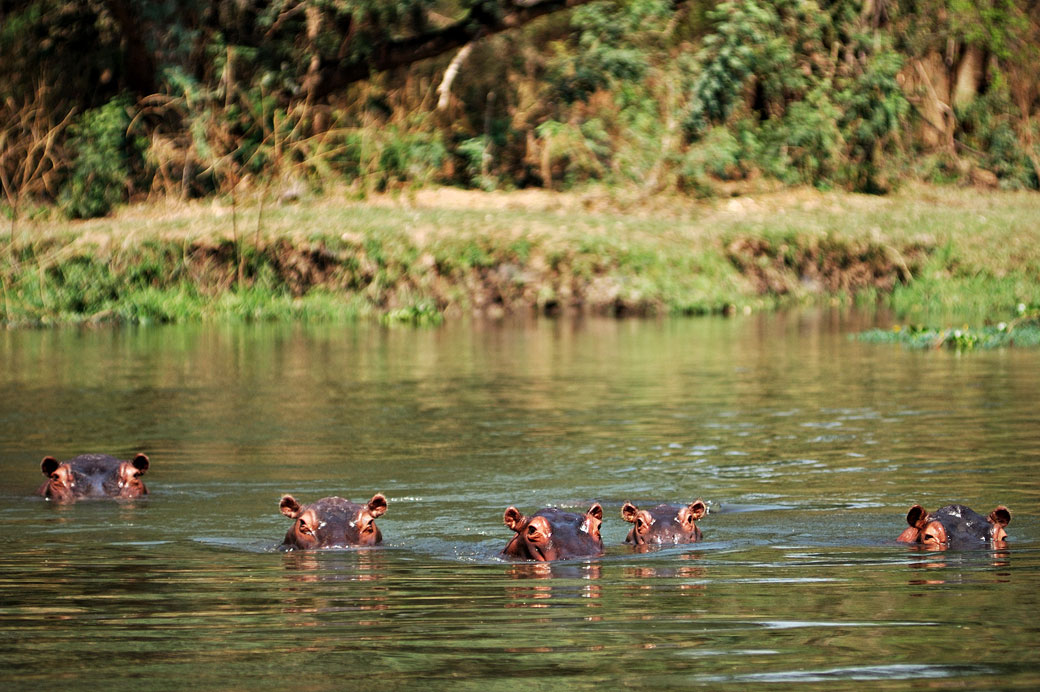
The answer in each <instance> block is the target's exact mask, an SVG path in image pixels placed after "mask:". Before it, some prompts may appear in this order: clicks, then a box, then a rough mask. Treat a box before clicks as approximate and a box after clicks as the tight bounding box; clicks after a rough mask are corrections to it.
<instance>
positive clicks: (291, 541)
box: [278, 493, 386, 550]
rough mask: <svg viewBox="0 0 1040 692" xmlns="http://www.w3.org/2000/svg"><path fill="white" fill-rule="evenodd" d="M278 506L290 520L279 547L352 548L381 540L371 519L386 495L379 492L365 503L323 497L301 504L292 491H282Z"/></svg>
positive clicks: (381, 510) (377, 514)
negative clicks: (307, 503)
mask: <svg viewBox="0 0 1040 692" xmlns="http://www.w3.org/2000/svg"><path fill="white" fill-rule="evenodd" d="M278 506H279V508H280V509H281V510H282V514H284V515H285V516H287V517H289V518H290V519H293V520H294V521H293V524H292V526H291V527H289V531H288V532H287V533H286V534H285V541H283V542H282V545H281V549H282V550H298V549H303V550H310V549H313V548H355V547H361V546H370V545H378V544H379V543H381V542H382V540H383V534H381V533H380V532H379V527H378V526H376V522H375V520H376V517H381V516H383V513H384V512H386V497H384V496H383V495H382V494H380V493H376V494H375V495H373V496H372V499H371V500H369V501H368V504H365V505H359V504H355V503H353V502H350V501H348V500H344V499H343V498H342V497H323V498H321V499H320V500H318V501H317V502H312V503H310V504H309V505H301V504H300V503H299V502H297V501H296V498H294V497H293V496H292V495H286V496H285V497H283V498H282V500H281V502H279V503H278Z"/></svg>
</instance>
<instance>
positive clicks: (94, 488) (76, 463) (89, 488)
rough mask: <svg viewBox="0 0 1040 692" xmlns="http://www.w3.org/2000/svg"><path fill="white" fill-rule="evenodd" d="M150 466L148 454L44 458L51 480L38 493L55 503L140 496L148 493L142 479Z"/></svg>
mask: <svg viewBox="0 0 1040 692" xmlns="http://www.w3.org/2000/svg"><path fill="white" fill-rule="evenodd" d="M148 466H149V461H148V457H147V456H145V455H144V454H138V455H137V456H135V457H134V458H133V459H131V460H130V461H120V460H119V459H116V458H115V457H110V456H108V455H106V454H81V455H80V456H78V457H73V458H72V459H69V460H68V461H64V462H61V461H58V460H57V459H55V458H54V457H44V459H43V462H42V463H41V464H40V469H41V470H42V471H43V475H45V476H47V481H46V482H45V483H44V484H43V485H41V486H40V489H39V490H38V491H37V493H38V494H40V495H43V496H44V497H45V498H47V499H48V500H54V501H55V502H74V501H75V500H79V499H84V498H101V497H114V498H133V497H140V496H141V495H147V494H148V488H146V487H145V485H144V481H142V480H141V476H142V475H143V474H144V472H145V471H147V470H148Z"/></svg>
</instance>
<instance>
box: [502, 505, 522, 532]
mask: <svg viewBox="0 0 1040 692" xmlns="http://www.w3.org/2000/svg"><path fill="white" fill-rule="evenodd" d="M502 521H503V522H504V523H505V525H506V526H508V527H509V528H510V529H512V530H513V531H520V529H521V528H523V526H524V521H525V519H524V515H523V514H521V513H520V510H518V509H517V508H516V507H512V506H510V507H508V508H507V509H506V511H505V514H503V515H502Z"/></svg>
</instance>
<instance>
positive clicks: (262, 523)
mask: <svg viewBox="0 0 1040 692" xmlns="http://www.w3.org/2000/svg"><path fill="white" fill-rule="evenodd" d="M848 324H849V323H848V321H846V320H844V319H843V318H841V316H840V315H839V316H837V317H834V316H827V317H826V318H820V319H816V318H814V317H813V316H811V315H810V316H808V317H805V316H801V317H800V316H778V317H775V318H761V319H759V318H750V319H746V320H744V319H739V320H682V321H671V320H648V321H640V322H636V321H629V322H614V321H605V322H597V321H591V320H590V321H584V322H578V323H564V322H538V323H535V324H531V325H526V326H523V327H516V326H513V325H510V324H508V323H482V324H480V325H477V327H476V328H469V327H468V326H466V325H445V327H444V328H442V329H437V330H418V331H411V330H383V329H367V328H363V327H357V328H350V327H348V328H344V327H342V326H298V325H296V326H270V325H261V326H255V327H254V326H244V327H234V328H208V327H193V328H187V329H182V328H173V329H155V330H121V331H85V332H84V331H79V330H69V331H57V330H56V331H48V332H24V333H23V332H19V333H0V366H2V367H0V438H2V439H4V440H5V441H6V444H5V445H3V446H2V448H0V527H2V528H0V547H2V550H0V642H2V644H0V670H2V671H3V675H2V677H3V679H4V683H5V685H6V687H5V689H6V688H7V687H10V688H12V689H22V688H26V689H27V688H30V687H34V686H38V687H54V686H56V685H58V684H59V683H61V685H62V687H63V688H68V689H70V690H74V691H79V690H84V689H106V690H108V689H112V690H117V691H119V692H121V691H122V690H127V691H129V690H136V689H139V687H140V682H141V680H143V679H144V680H153V681H155V680H158V681H163V680H187V679H190V680H192V681H193V684H194V685H196V686H197V687H199V688H200V689H237V688H241V687H248V688H250V689H255V690H262V689H273V688H275V687H284V686H285V681H286V680H292V681H293V683H294V684H296V685H297V686H306V687H308V689H314V690H316V691H318V690H333V689H337V687H341V686H342V681H343V680H345V679H350V680H351V684H354V685H355V686H366V687H367V686H368V685H373V686H376V685H380V686H386V685H387V684H388V681H390V682H391V684H392V686H394V687H405V686H412V685H415V686H416V687H418V688H421V689H451V690H453V691H456V690H474V691H476V690H480V691H481V692H485V691H486V690H492V691H495V692H497V690H503V691H504V690H509V689H514V688H517V687H520V688H524V689H558V688H562V687H566V688H567V689H574V690H579V691H582V692H584V691H586V690H587V691H589V692H593V691H594V690H602V689H604V688H605V687H610V688H624V687H636V688H644V689H684V688H688V687H691V686H696V685H708V686H716V687H718V686H721V685H725V684H726V683H729V684H730V685H731V686H733V684H734V683H736V686H738V687H739V686H741V685H744V686H747V685H748V684H754V683H756V682H757V683H762V682H766V683H767V685H768V684H769V683H776V684H780V685H783V684H786V683H789V682H791V681H796V682H798V683H799V685H800V686H802V687H804V689H806V690H817V689H818V690H827V689H834V688H835V687H839V688H843V687H855V686H856V685H857V684H858V680H859V679H860V677H861V676H864V675H867V676H870V675H874V676H877V678H878V679H884V680H885V681H886V683H889V684H888V686H889V687H892V688H894V689H896V688H898V689H904V688H906V687H907V686H908V685H912V684H918V683H917V682H910V683H908V682H907V681H913V680H916V679H919V678H921V677H922V672H921V671H925V674H930V673H928V671H935V672H936V674H940V673H941V674H942V675H944V676H946V678H945V679H944V681H943V684H944V685H946V686H948V687H970V688H1004V687H1015V688H1017V689H1038V688H1040V649H1037V647H1036V646H1035V644H1036V627H1035V616H1034V613H1036V612H1038V611H1040V550H1037V549H1036V547H1035V536H1036V535H1037V533H1038V531H1040V523H1038V521H1037V519H1036V518H1035V517H1033V516H1031V515H1030V513H1029V512H1028V511H1025V510H1026V509H1027V508H1029V507H1031V506H1035V499H1036V480H1035V479H1036V478H1037V477H1038V474H1040V456H1038V455H1036V454H1032V453H1031V452H1032V451H1033V450H1035V449H1036V439H1035V438H1036V434H1035V430H1036V426H1035V420H1036V410H1037V406H1038V404H1040V401H1038V393H1040V353H1038V352H1030V351H1025V350H1010V349H1009V350H1007V351H1004V352H992V353H973V354H962V355H960V356H958V355H954V354H949V353H945V352H939V353H924V354H922V353H918V352H906V351H903V350H900V349H879V348H877V347H873V346H865V345H863V344H859V343H858V342H855V341H852V340H850V339H848V337H847V335H846V334H844V333H842V331H841V330H842V329H844V327H845V326H847V325H848ZM133 449H147V450H148V452H149V453H150V454H152V453H153V452H154V457H153V458H157V459H161V464H160V465H158V466H157V468H156V470H155V472H154V480H153V482H152V483H150V490H151V493H152V494H151V495H150V497H149V499H148V500H142V501H136V502H129V503H116V502H102V503H94V502H89V503H88V502H84V503H77V504H76V505H73V506H64V507H58V506H54V505H52V506H50V507H47V508H44V507H43V506H42V505H41V502H43V501H42V500H41V499H40V498H35V499H30V497H29V496H30V493H31V492H32V491H33V490H34V489H35V488H36V487H38V486H39V479H40V473H39V463H38V462H37V461H34V460H37V459H40V458H41V457H42V456H43V455H44V454H58V455H59V456H61V455H65V456H71V455H74V454H78V453H81V452H83V451H91V450H93V451H104V452H109V453H112V452H115V453H119V452H120V451H123V452H126V451H128V450H133ZM953 458H955V461H951V459H953ZM150 473H151V472H150ZM344 484H346V485H347V487H351V488H356V489H363V488H380V489H385V490H386V491H387V492H388V493H389V494H391V497H392V498H393V503H394V504H393V507H394V509H393V510H392V511H390V512H388V513H387V514H386V515H385V516H384V517H381V518H380V520H379V521H380V527H381V530H382V531H383V532H384V535H385V537H386V540H387V542H388V544H389V545H388V546H387V547H384V548H382V549H371V550H365V551H359V550H353V551H351V550H346V551H319V552H314V553H308V552H300V551H294V552H292V553H278V552H275V550H274V541H275V540H276V539H280V537H281V536H282V535H284V533H285V527H284V525H283V521H284V519H283V518H282V517H280V516H278V515H277V514H276V513H275V514H272V511H273V507H275V506H276V504H277V502H278V498H279V497H280V496H281V495H282V493H284V492H285V491H286V490H287V489H290V488H291V489H292V490H293V491H294V492H299V493H301V494H307V496H315V497H321V496H323V495H327V494H329V493H330V492H337V489H338V488H343V487H344ZM662 495H666V496H668V497H671V498H683V497H698V496H702V497H705V498H706V499H708V500H710V501H711V502H712V505H713V514H712V518H711V523H710V524H709V525H708V527H707V530H705V534H704V540H703V541H702V542H700V543H697V544H693V545H691V546H684V547H676V546H671V547H667V548H662V549H659V550H652V551H647V552H641V551H637V550H634V549H631V548H629V547H625V546H624V545H623V541H624V538H625V534H626V532H627V528H628V527H627V526H625V525H624V524H623V523H622V522H620V520H619V519H618V518H617V517H616V515H614V513H613V512H611V514H612V515H614V516H613V518H612V519H611V520H610V521H606V522H604V525H603V539H604V543H605V544H606V546H607V552H606V554H605V555H604V556H603V557H602V558H600V559H597V560H592V561H589V560H575V561H565V562H560V563H552V564H522V563H506V562H502V561H499V560H496V559H495V557H494V555H495V554H496V553H497V551H498V550H499V549H500V548H501V546H502V542H503V541H502V540H501V539H502V538H503V537H502V535H501V531H502V529H501V525H500V519H499V517H500V516H501V515H500V513H499V509H498V508H501V507H505V506H507V505H509V504H510V503H517V504H518V506H536V505H538V506H540V503H542V502H545V501H551V502H556V503H560V504H561V505H565V506H577V505H580V504H583V503H585V502H586V501H587V500H588V499H589V498H594V497H595V498H602V499H603V501H604V502H605V503H606V504H608V506H612V507H613V506H617V507H620V506H621V504H622V502H623V501H624V500H626V499H629V498H631V497H660V496H662ZM949 497H957V498H963V499H964V500H965V501H968V502H973V503H981V504H984V505H990V503H993V504H996V503H997V502H1004V503H1006V504H1007V505H1008V506H1010V507H1013V508H1023V511H1022V512H1021V513H1020V514H1019V515H1017V516H1016V518H1015V521H1016V524H1015V525H1016V527H1018V528H1017V529H1016V531H1015V538H1014V548H1013V549H1014V556H1012V555H1011V552H1012V548H1010V547H1006V546H1003V545H1000V546H998V545H994V546H991V547H990V548H989V549H987V550H979V551H959V550H947V551H941V552H940V551H927V550H914V549H911V552H910V553H905V552H903V550H902V549H901V548H897V547H896V545H895V544H894V542H886V540H885V537H887V536H892V537H894V536H895V535H897V534H898V531H899V529H900V528H901V525H902V524H903V523H904V522H903V521H902V514H901V512H900V511H898V510H897V508H901V507H905V506H906V503H907V502H908V499H909V498H913V499H914V500H915V501H921V502H923V503H925V504H938V503H939V502H940V501H945V500H946V499H947V498H949ZM585 506H587V504H586V505H585ZM716 507H718V508H720V509H721V510H723V511H719V512H718V514H717V515H716V514H715V508H716ZM725 510H729V511H725ZM752 510H754V511H752ZM384 522H385V524H384ZM1009 545H1010V544H1009ZM908 582H909V583H908ZM930 582H934V583H935V584H941V586H938V587H937V586H933V585H932V584H931V583H930ZM701 596H704V597H703V598H702V597H701ZM708 596H710V598H709V597H708ZM691 597H695V598H691ZM969 628H970V630H971V632H972V634H973V636H972V637H965V636H964V632H965V631H966V630H967V629H969ZM925 640H927V641H928V642H929V643H930V644H934V647H932V648H929V650H927V651H923V650H922V647H920V646H919V643H920V642H921V641H925ZM980 641H984V642H985V643H986V646H985V647H984V649H980V648H979V645H978V642H980ZM41 651H43V652H56V653H55V655H41ZM980 651H983V653H982V654H980ZM980 656H985V658H986V670H988V671H989V672H987V673H984V674H983V673H980V670H979V669H973V668H972V667H971V662H973V661H978V660H979V658H980ZM922 658H923V659H924V660H921V659H922ZM272 670H278V671H279V674H278V675H271V671H272ZM756 676H762V677H756ZM863 679H867V678H863ZM713 683H714V684H713ZM720 683H721V685H720ZM171 684H172V683H171ZM160 686H162V685H161V683H160Z"/></svg>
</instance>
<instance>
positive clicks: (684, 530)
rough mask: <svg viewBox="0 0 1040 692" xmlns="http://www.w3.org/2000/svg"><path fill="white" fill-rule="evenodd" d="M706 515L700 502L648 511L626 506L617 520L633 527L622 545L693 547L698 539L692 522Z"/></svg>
mask: <svg viewBox="0 0 1040 692" xmlns="http://www.w3.org/2000/svg"><path fill="white" fill-rule="evenodd" d="M707 513H708V506H707V505H705V504H704V502H703V501H702V500H694V501H693V502H691V503H690V504H688V505H669V504H660V505H657V506H656V507H653V508H651V509H639V508H638V507H636V506H635V505H634V504H632V503H631V502H626V503H625V505H624V506H623V507H622V508H621V518H622V519H624V520H625V521H627V522H629V523H630V524H635V526H633V527H632V530H631V531H629V532H628V537H627V538H625V543H631V544H632V545H648V544H649V545H660V544H669V543H675V544H678V543H695V542H697V541H699V540H700V539H701V530H700V529H699V528H697V524H696V523H695V522H696V520H697V519H700V518H701V517H703V516H704V515H705V514H707Z"/></svg>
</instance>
